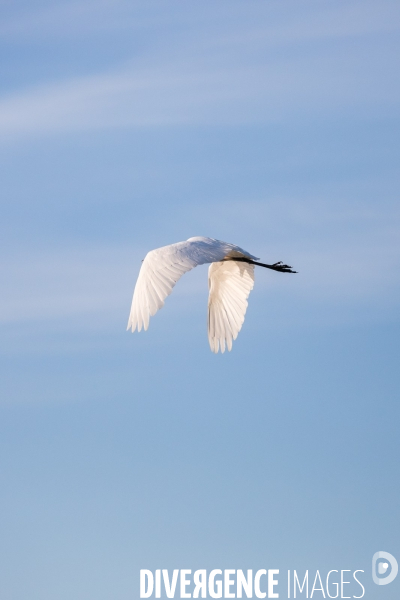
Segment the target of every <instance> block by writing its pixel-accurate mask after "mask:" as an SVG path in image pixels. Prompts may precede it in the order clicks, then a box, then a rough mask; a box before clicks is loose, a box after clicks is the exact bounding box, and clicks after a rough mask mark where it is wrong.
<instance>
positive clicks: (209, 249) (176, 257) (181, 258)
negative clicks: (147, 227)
mask: <svg viewBox="0 0 400 600" xmlns="http://www.w3.org/2000/svg"><path fill="white" fill-rule="evenodd" d="M235 257H243V258H244V257H246V258H250V259H252V260H257V258H256V257H255V256H253V255H252V254H249V253H248V252H246V251H245V250H243V249H242V248H240V247H239V246H234V245H233V244H228V243H227V242H221V241H219V240H214V239H212V238H205V237H194V238H189V239H188V240H187V241H186V242H178V243H177V244H171V245H169V246H164V247H162V248H157V249H156V250H152V251H151V252H149V253H148V254H147V255H146V257H145V259H144V261H143V264H142V266H141V269H140V272H139V277H138V279H137V282H136V286H135V290H134V293H133V299H132V307H131V312H130V315H129V320H128V329H131V330H132V331H135V330H136V329H137V330H138V331H141V329H142V328H144V329H145V330H146V329H147V328H148V326H149V321H150V317H153V316H154V315H155V314H156V312H157V311H158V310H159V309H160V308H162V306H164V301H165V299H166V297H167V296H169V295H170V293H171V292H172V289H173V288H174V286H175V284H176V282H177V281H178V280H179V279H180V278H181V277H182V275H183V274H184V273H187V271H190V270H191V269H193V268H194V267H197V266H198V265H203V264H206V263H212V264H211V266H210V269H209V287H210V295H209V302H208V315H209V316H208V339H209V342H210V346H211V350H212V351H213V352H218V349H219V348H220V349H221V352H224V351H225V345H226V346H227V348H228V350H231V348H232V340H235V339H236V337H237V335H238V333H239V331H240V329H241V327H242V325H243V321H244V316H245V313H246V308H247V298H248V296H249V293H250V291H251V290H252V289H253V285H254V265H250V264H248V263H245V262H235V261H234V260H224V259H234V258H235Z"/></svg>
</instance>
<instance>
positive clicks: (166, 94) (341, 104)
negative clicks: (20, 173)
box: [0, 2, 400, 140]
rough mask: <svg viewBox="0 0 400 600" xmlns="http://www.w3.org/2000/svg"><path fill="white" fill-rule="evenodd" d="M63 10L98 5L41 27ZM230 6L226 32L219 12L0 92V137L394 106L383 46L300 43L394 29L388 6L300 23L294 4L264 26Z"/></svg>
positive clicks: (317, 15) (390, 65) (329, 13)
mask: <svg viewBox="0 0 400 600" xmlns="http://www.w3.org/2000/svg"><path fill="white" fill-rule="evenodd" d="M241 4H242V3H241ZM140 6H141V7H142V5H140ZM207 6H208V5H207ZM313 6H314V5H313ZM100 8H101V10H102V11H104V10H106V12H107V10H111V9H112V8H114V13H113V14H119V15H121V14H123V12H124V10H125V9H126V7H125V5H124V4H123V3H119V4H117V6H116V7H115V5H114V4H113V3H105V4H104V6H102V7H100ZM142 8H143V7H142ZM203 8H204V7H202V10H203ZM68 10H69V11H70V14H69V13H68V14H69V17H68V18H66V21H67V23H70V22H72V23H73V22H75V21H76V18H75V17H76V15H75V11H77V10H78V11H83V12H84V14H85V15H86V16H89V15H90V14H91V13H92V11H93V10H94V8H93V5H92V4H91V3H88V4H85V3H83V4H82V5H80V4H75V3H74V4H72V5H71V6H68V7H67V6H66V5H59V6H57V7H55V8H51V9H47V13H48V15H47V20H46V19H44V23H45V24H46V23H47V22H50V23H54V22H55V23H57V22H61V21H63V20H64V19H63V18H62V15H63V11H68ZM119 10H122V13H120V12H118V11H119ZM207 10H211V8H210V6H208V9H207ZM230 10H231V11H232V12H233V13H234V15H236V17H235V18H236V21H235V19H233V17H232V16H230V21H229V27H225V28H224V27H223V26H222V25H221V22H220V20H221V8H220V9H219V10H218V19H217V25H215V24H214V25H213V26H211V27H210V26H209V23H207V27H208V35H207V37H205V36H204V35H203V33H204V31H203V25H202V24H201V23H200V25H199V27H198V28H197V29H196V31H195V32H192V29H191V27H189V28H188V29H187V30H186V29H185V28H183V32H182V31H179V32H177V34H176V36H174V35H172V33H171V32H170V35H169V36H162V35H161V36H160V40H158V38H157V36H156V37H154V36H153V37H152V40H153V45H151V44H148V43H146V42H144V46H143V49H142V52H141V55H140V56H139V57H137V58H136V59H135V60H134V61H131V62H125V64H124V65H120V66H117V67H115V68H113V69H109V70H107V71H106V72H104V71H102V70H101V69H100V70H99V72H98V73H96V74H89V75H86V76H80V77H72V78H67V79H64V80H61V81H60V80H58V81H53V82H47V83H45V84H40V85H37V86H33V87H30V88H29V89H24V90H22V91H19V92H16V93H15V92H14V93H8V94H5V95H3V97H2V98H0V135H1V137H2V138H3V140H4V139H15V138H20V137H21V136H26V135H42V134H53V133H64V132H73V131H85V130H92V129H107V128H115V127H148V126H151V127H154V126H160V125H161V126H165V125H176V124H179V125H180V124H212V123H218V124H224V123H226V124H231V123H236V124H238V123H254V122H255V123H265V122H270V121H273V120H276V119H278V120H279V119H288V118H289V119H290V118H300V117H307V115H313V116H315V115H318V114H321V115H326V114H327V113H328V114H329V113H330V112H332V111H337V110H339V111H341V110H345V109H347V110H357V112H358V113H361V114H362V113H363V112H365V111H367V112H368V110H369V109H371V107H372V108H373V109H374V110H376V106H377V105H379V104H382V105H384V106H385V110H391V109H394V107H395V106H396V103H397V102H398V100H399V94H400V88H399V85H398V83H397V79H396V78H394V77H393V76H392V75H393V70H394V68H395V63H396V57H395V56H391V55H390V50H387V49H385V48H384V47H383V46H382V43H383V42H382V43H381V44H380V43H377V46H376V48H375V49H374V52H371V51H369V52H368V64H366V63H365V53H362V54H361V55H359V54H358V53H357V51H353V50H349V48H348V46H346V44H342V43H341V42H338V43H337V44H335V45H334V47H332V46H331V45H329V44H322V45H320V47H319V49H318V52H315V51H314V52H313V53H312V55H310V54H309V53H308V52H307V51H303V50H301V49H300V50H299V47H298V45H299V44H304V43H305V42H306V43H311V44H314V43H318V44H321V41H325V42H326V40H327V39H329V38H335V39H338V40H343V39H344V38H346V36H360V35H366V34H371V33H373V34H379V33H380V34H384V33H385V32H388V31H391V30H393V29H394V28H395V27H396V26H395V25H394V24H395V23H396V21H395V20H394V19H391V18H390V15H391V12H393V11H394V4H393V3H392V2H386V3H385V6H384V9H382V10H379V11H376V6H374V5H373V4H372V3H367V4H366V5H364V4H363V5H362V10H361V4H360V3H359V2H353V3H351V4H350V5H346V6H343V5H341V6H340V7H339V8H334V7H332V6H331V5H330V6H329V7H327V8H326V10H324V11H320V10H319V11H315V10H314V11H313V12H312V15H310V18H309V19H307V18H306V17H305V16H304V11H303V15H302V17H301V19H299V20H296V19H295V16H296V14H297V12H296V10H295V8H294V17H289V18H286V19H285V21H284V22H283V23H281V22H280V19H279V11H278V17H277V16H276V14H275V21H274V22H273V23H270V22H269V19H268V14H266V15H263V16H264V17H265V18H264V23H263V26H262V27H261V26H260V25H258V24H257V23H254V22H253V21H250V22H249V21H248V17H247V19H246V18H244V24H243V26H241V25H242V23H241V20H240V18H239V16H240V15H239V14H236V13H239V12H240V11H239V10H238V5H237V4H234V5H232V6H231V9H230ZM240 10H241V11H243V10H244V9H243V6H242V8H241V9H240ZM60 11H61V12H60ZM85 11H86V12H85ZM246 11H248V5H246ZM47 13H46V14H47ZM286 14H287V13H285V15H286ZM289 14H290V13H289ZM184 15H185V17H184V18H186V19H189V21H190V19H191V20H193V19H195V18H196V12H195V11H192V12H190V13H188V12H187V10H186V12H184ZM103 17H104V15H103ZM157 18H159V19H161V20H162V18H163V17H162V16H161V17H157ZM133 20H134V19H133ZM232 20H233V22H232ZM78 21H79V19H78ZM155 21H157V19H156V18H155ZM41 22H42V21H41ZM104 22H105V23H106V19H105V21H104ZM147 26H148V27H149V28H151V26H152V24H151V23H150V24H147ZM153 26H154V23H153ZM4 27H5V28H6V29H7V25H4ZM26 27H28V25H26ZM32 27H33V29H35V27H36V26H34V25H32ZM49 27H50V25H49ZM10 30H12V27H11V29H10ZM153 33H154V32H153ZM156 40H157V41H156ZM250 40H251V44H249V41H250ZM276 47H285V48H288V51H287V52H284V53H283V54H280V53H278V54H276V53H274V52H272V51H271V48H276ZM314 50H315V48H314ZM388 53H389V60H387V59H388ZM371 75H372V76H371Z"/></svg>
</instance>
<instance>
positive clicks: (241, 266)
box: [208, 260, 254, 353]
mask: <svg viewBox="0 0 400 600" xmlns="http://www.w3.org/2000/svg"><path fill="white" fill-rule="evenodd" d="M208 287H209V290H210V292H209V296H208V341H209V342H210V348H211V350H212V351H213V352H215V353H217V352H218V349H220V350H221V352H222V353H223V352H225V345H226V346H227V348H228V350H232V341H233V340H236V338H237V335H238V333H239V331H240V330H241V328H242V325H243V322H244V316H245V314H246V310H247V304H248V303H247V298H248V297H249V294H250V292H251V290H252V289H253V287H254V265H251V264H249V263H246V262H236V261H235V260H229V261H223V262H215V263H213V264H212V265H210V267H209V269H208Z"/></svg>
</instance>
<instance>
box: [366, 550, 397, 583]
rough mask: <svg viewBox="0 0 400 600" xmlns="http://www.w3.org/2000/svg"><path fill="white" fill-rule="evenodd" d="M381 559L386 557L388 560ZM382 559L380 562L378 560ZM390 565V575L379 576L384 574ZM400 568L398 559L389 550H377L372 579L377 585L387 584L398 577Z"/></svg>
mask: <svg viewBox="0 0 400 600" xmlns="http://www.w3.org/2000/svg"><path fill="white" fill-rule="evenodd" d="M381 559H385V561H387V562H381ZM378 561H380V562H378ZM389 565H390V572H389V575H387V576H386V577H378V574H379V575H383V574H384V573H386V571H387V570H388V568H389ZM398 570H399V565H398V564H397V560H396V559H395V557H394V556H393V555H392V554H389V552H382V551H381V552H375V554H374V555H373V557H372V579H373V581H374V583H376V584H377V585H387V584H388V583H392V581H393V579H395V578H396V575H397V571H398Z"/></svg>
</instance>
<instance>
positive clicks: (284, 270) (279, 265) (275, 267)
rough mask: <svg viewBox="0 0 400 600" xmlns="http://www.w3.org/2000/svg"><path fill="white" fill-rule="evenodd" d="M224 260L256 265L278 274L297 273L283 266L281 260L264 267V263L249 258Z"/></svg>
mask: <svg viewBox="0 0 400 600" xmlns="http://www.w3.org/2000/svg"><path fill="white" fill-rule="evenodd" d="M225 260H235V261H240V262H247V263H249V264H250V265H258V266H259V267H265V268H266V269H272V270H273V271H278V272H279V273H297V271H293V269H292V267H290V266H289V265H284V264H283V262H282V261H281V260H280V261H279V262H276V263H274V264H273V265H266V264H265V263H260V262H256V261H255V260H251V258H245V257H244V256H243V257H242V256H240V257H232V258H226V259H225Z"/></svg>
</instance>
